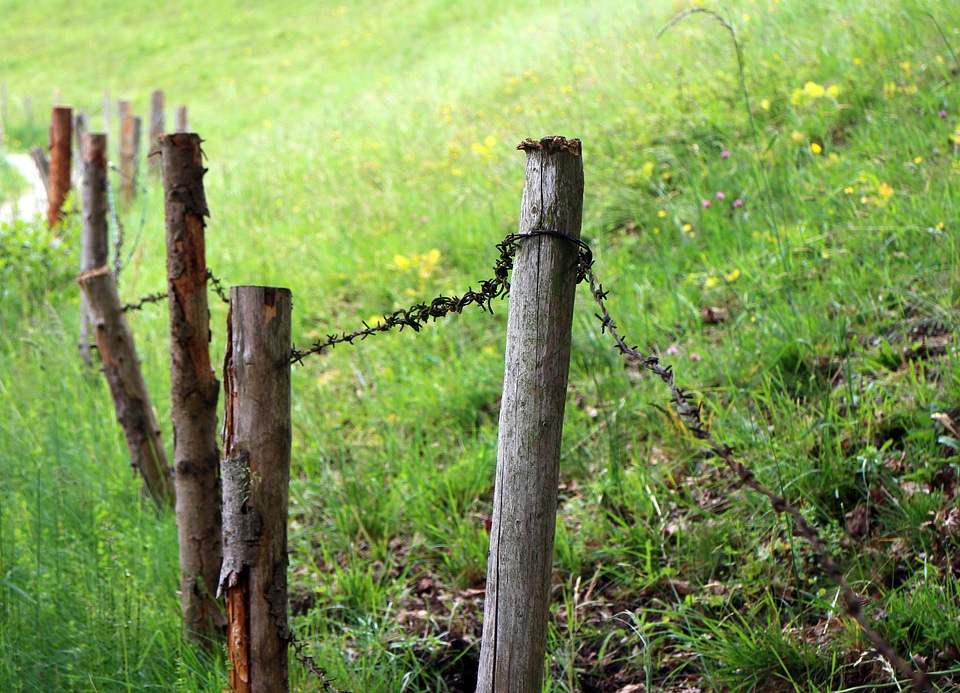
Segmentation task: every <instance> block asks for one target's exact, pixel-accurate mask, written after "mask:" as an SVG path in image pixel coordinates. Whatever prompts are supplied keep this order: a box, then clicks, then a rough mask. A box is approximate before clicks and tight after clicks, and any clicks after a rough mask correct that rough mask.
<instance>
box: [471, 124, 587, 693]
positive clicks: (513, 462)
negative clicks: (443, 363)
mask: <svg viewBox="0 0 960 693" xmlns="http://www.w3.org/2000/svg"><path fill="white" fill-rule="evenodd" d="M518 148H519V149H523V150H525V151H526V152H527V174H526V180H525V181H524V186H523V202H522V206H521V211H520V227H519V232H520V233H529V232H531V231H536V230H551V231H556V232H560V233H562V234H565V235H567V236H571V237H573V238H579V237H580V221H581V214H582V209H583V162H582V159H581V158H580V141H579V140H565V139H564V138H562V137H548V138H544V139H543V140H540V141H539V142H534V141H532V140H527V141H526V142H524V143H523V144H521V145H520V146H519V147H518ZM577 257H578V253H577V246H576V245H575V244H574V243H573V242H571V241H568V240H565V239H563V238H556V237H551V236H534V237H531V238H528V239H527V240H525V241H522V245H521V247H520V249H519V250H518V251H517V256H516V259H515V261H514V269H513V276H512V280H511V285H510V308H509V315H508V318H507V343H506V363H505V372H504V376H503V400H502V404H501V408H500V434H499V442H498V449H497V473H496V487H495V490H494V497H493V522H492V526H491V531H490V555H489V560H488V566H487V585H486V597H485V600H484V612H483V640H482V648H481V651H480V671H479V679H478V684H477V693H494V692H495V693H540V691H541V687H542V682H543V672H544V666H545V661H544V656H545V651H546V641H547V621H548V618H549V615H550V580H551V576H552V568H553V540H554V530H555V525H556V516H557V483H558V480H559V476H560V438H561V434H562V431H563V410H564V404H565V401H566V393H567V375H568V370H569V365H570V333H571V328H572V324H573V304H574V294H575V291H576V277H577Z"/></svg>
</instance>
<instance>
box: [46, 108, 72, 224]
mask: <svg viewBox="0 0 960 693" xmlns="http://www.w3.org/2000/svg"><path fill="white" fill-rule="evenodd" d="M71 137H73V109H71V108H70V107H69V106H54V107H53V114H52V117H51V119H50V179H49V180H48V182H47V224H48V225H49V226H50V228H53V227H54V226H56V225H57V224H59V223H60V218H61V215H62V213H63V202H64V200H66V199H67V193H69V192H70V159H71V156H70V139H71Z"/></svg>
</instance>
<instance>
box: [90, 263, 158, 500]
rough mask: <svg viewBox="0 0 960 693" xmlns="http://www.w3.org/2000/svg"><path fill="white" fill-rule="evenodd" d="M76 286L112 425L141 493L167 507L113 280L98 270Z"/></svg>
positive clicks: (149, 417) (154, 428)
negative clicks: (89, 321) (119, 430)
mask: <svg viewBox="0 0 960 693" xmlns="http://www.w3.org/2000/svg"><path fill="white" fill-rule="evenodd" d="M77 281H78V282H79V283H80V286H81V287H82V288H83V292H84V294H85V295H86V297H87V302H88V303H89V305H90V312H91V315H92V316H93V324H94V328H95V331H96V338H97V349H98V350H99V352H100V360H101V361H102V362H103V372H104V374H105V375H106V377H107V383H109V385H110V394H111V395H113V404H114V408H115V409H116V410H117V420H118V421H119V422H120V425H121V426H122V427H123V432H124V434H125V435H126V438H127V446H128V447H129V448H130V458H131V464H132V465H133V467H134V469H139V470H140V474H141V476H142V477H143V488H144V492H145V494H146V495H149V496H150V497H151V498H152V499H153V500H154V501H155V502H156V503H157V505H158V506H160V507H164V506H166V505H172V503H173V501H174V488H173V479H172V474H171V471H170V466H169V465H168V464H167V454H166V452H165V451H164V449H163V441H162V440H161V439H160V426H159V425H158V424H157V418H156V416H155V415H154V413H153V407H152V406H151V405H150V395H149V394H148V393H147V384H146V382H145V381H144V379H143V373H142V371H141V370H140V361H139V359H137V351H136V347H135V346H134V343H133V334H132V333H131V332H130V326H129V325H128V324H127V319H126V318H125V317H124V315H123V308H122V307H121V305H120V294H119V293H117V283H116V280H115V279H114V276H113V274H112V273H111V272H110V268H109V267H98V268H96V269H92V270H90V271H88V272H84V273H83V274H81V275H80V276H79V277H77Z"/></svg>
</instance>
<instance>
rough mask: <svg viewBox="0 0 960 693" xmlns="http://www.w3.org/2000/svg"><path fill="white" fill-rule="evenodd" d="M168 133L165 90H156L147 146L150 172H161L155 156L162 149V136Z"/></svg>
mask: <svg viewBox="0 0 960 693" xmlns="http://www.w3.org/2000/svg"><path fill="white" fill-rule="evenodd" d="M164 132H166V124H165V123H164V116H163V90H162V89H154V90H153V91H152V92H150V142H149V144H148V145H147V157H148V158H147V161H149V162H150V172H151V173H157V172H158V171H159V170H160V158H159V157H158V156H156V155H155V154H154V155H153V156H151V154H153V152H155V151H157V150H158V149H159V148H160V135H162V134H163V133H164Z"/></svg>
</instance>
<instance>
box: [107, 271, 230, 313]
mask: <svg viewBox="0 0 960 693" xmlns="http://www.w3.org/2000/svg"><path fill="white" fill-rule="evenodd" d="M206 276H207V283H208V284H209V286H210V287H211V288H212V289H213V290H214V291H215V292H216V294H217V296H219V297H220V300H221V301H223V302H224V303H230V299H229V298H228V296H227V290H226V289H224V287H223V281H222V280H221V279H220V278H219V277H218V276H217V275H215V274H214V273H213V271H211V269H210V268H209V267H208V268H207V275H206ZM169 296H170V292H168V291H158V292H157V293H153V294H147V295H146V296H141V297H140V298H139V299H137V300H136V301H134V302H133V303H125V304H123V306H122V307H121V308H120V310H121V311H122V312H124V313H126V312H128V311H134V310H140V309H141V308H143V307H144V306H146V305H149V304H151V303H159V302H160V301H162V300H163V299H165V298H169Z"/></svg>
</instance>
